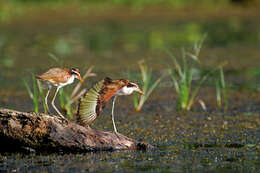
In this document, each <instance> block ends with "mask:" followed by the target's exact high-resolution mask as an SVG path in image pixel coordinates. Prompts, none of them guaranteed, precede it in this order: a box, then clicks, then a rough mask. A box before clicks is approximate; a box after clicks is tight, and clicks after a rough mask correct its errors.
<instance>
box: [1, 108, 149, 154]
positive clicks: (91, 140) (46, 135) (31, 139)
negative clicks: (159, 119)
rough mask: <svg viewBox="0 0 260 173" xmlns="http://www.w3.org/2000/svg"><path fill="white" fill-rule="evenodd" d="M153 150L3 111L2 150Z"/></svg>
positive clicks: (112, 136)
mask: <svg viewBox="0 0 260 173" xmlns="http://www.w3.org/2000/svg"><path fill="white" fill-rule="evenodd" d="M152 148H153V146H151V145H150V144H147V143H142V142H137V141H135V140H133V139H130V138H128V137H126V136H124V135H121V134H120V135H118V136H117V135H115V134H114V133H113V132H104V131H98V130H93V129H90V128H85V127H83V126H80V125H78V124H75V123H73V122H66V121H64V120H62V119H60V118H59V117H57V116H55V115H48V114H35V113H26V112H19V111H15V110H9V109H1V108H0V150H1V151H19V150H24V149H26V150H28V149H29V150H34V151H45V152H46V151H47V152H58V151H63V152H64V151H65V152H88V151H100V150H102V151H111V150H112V151H113V150H146V149H152Z"/></svg>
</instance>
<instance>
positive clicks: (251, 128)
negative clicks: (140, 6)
mask: <svg viewBox="0 0 260 173" xmlns="http://www.w3.org/2000/svg"><path fill="white" fill-rule="evenodd" d="M72 9H73V8H72ZM187 10H189V9H185V10H183V11H181V10H177V12H173V11H172V10H170V9H168V11H167V10H166V11H165V10H161V9H150V10H147V11H145V12H142V13H141V12H140V13H139V12H138V11H137V12H133V11H131V10H130V11H128V10H124V9H123V10H118V11H117V13H115V12H114V11H112V12H109V13H106V12H104V14H103V13H102V14H100V15H97V14H95V15H93V16H91V15H86V16H84V15H79V16H77V15H75V14H71V13H66V11H65V10H64V11H60V12H57V13H56V12H55V11H52V10H49V11H46V12H45V13H40V12H39V13H36V14H35V15H30V14H27V16H26V17H20V18H19V17H18V18H17V19H16V20H12V21H10V22H6V23H3V24H2V25H1V27H0V69H1V70H0V81H1V83H0V106H1V107H4V108H10V109H17V110H21V111H33V103H32V100H31V99H30V98H29V96H28V93H27V91H26V89H25V86H24V83H23V79H27V80H28V81H30V77H31V73H34V74H38V73H41V72H44V71H45V70H47V69H48V68H50V67H54V66H57V65H60V66H65V67H78V68H80V69H82V70H83V69H86V68H87V67H90V66H91V65H94V66H95V68H94V72H95V73H96V74H97V77H93V78H89V79H87V81H86V83H85V87H87V88H90V87H91V86H92V85H93V84H94V83H95V82H97V81H98V80H100V79H102V78H104V77H106V76H109V77H112V78H126V77H127V74H129V73H132V74H138V71H139V69H138V66H137V62H138V61H139V60H141V59H144V60H145V61H146V62H147V63H148V64H149V67H151V68H152V69H153V78H154V79H156V78H157V77H158V76H159V75H160V74H162V73H163V72H164V71H166V70H167V68H168V67H169V65H171V64H170V63H169V62H170V59H169V55H168V54H167V53H166V51H165V49H168V50H170V51H171V52H172V53H173V54H174V55H176V56H177V57H178V56H180V52H181V49H182V47H184V48H186V49H190V48H191V47H192V46H193V44H194V42H195V41H196V40H198V39H200V38H201V37H202V36H203V35H204V34H206V35H207V37H206V39H205V42H204V44H203V47H202V50H201V55H200V61H201V63H202V64H203V67H205V70H208V69H211V68H214V67H215V66H217V65H218V64H221V63H223V62H227V64H226V65H225V66H224V72H225V79H226V83H227V88H228V89H227V92H228V109H227V110H224V109H222V108H218V107H217V103H216V89H215V85H214V82H212V81H211V80H210V79H209V81H208V82H207V83H206V85H204V86H203V88H201V89H200V92H199V95H198V99H201V100H203V102H204V103H205V104H206V107H207V110H206V111H205V110H203V109H202V108H201V106H200V104H199V103H198V102H195V104H194V105H193V107H192V110H191V111H177V99H178V98H177V96H176V92H175V91H174V88H173V85H172V83H171V79H170V77H165V78H164V79H163V81H162V82H161V83H160V85H159V86H158V88H156V90H155V91H154V92H153V93H152V95H151V96H150V97H149V99H148V100H147V102H146V103H145V104H144V107H143V108H142V111H141V112H138V113H137V112H133V109H134V107H133V102H132V97H131V96H128V97H125V96H122V97H120V98H119V99H118V100H117V103H116V109H115V114H116V123H117V127H118V130H119V132H120V133H122V134H124V135H126V136H129V137H131V138H133V139H136V140H140V141H144V142H147V143H150V144H152V145H154V146H155V147H156V148H157V149H156V150H152V151H118V152H117V151H116V152H91V153H78V154H69V153H51V154H50V153H35V152H32V151H31V152H30V151H28V152H25V153H5V152H4V153H1V154H0V171H7V172H88V171H89V172H260V116H259V112H260V92H259V89H260V78H259V76H260V52H259V50H260V22H259V17H260V13H259V12H258V10H257V9H247V8H245V9H244V8H242V9H241V8H234V9H226V10H222V11H221V10H219V11H218V10H213V12H209V11H207V10H205V13H204V11H203V9H199V10H198V11H199V12H194V13H187ZM50 55H55V56H57V57H58V58H59V59H60V62H59V63H60V64H59V63H58V64H57V62H54V61H53V59H51V58H50ZM195 82H196V81H195ZM110 110H111V103H109V104H108V105H107V106H106V109H105V110H104V111H103V113H102V115H101V116H100V117H99V118H98V120H97V121H96V122H95V123H94V124H93V125H92V128H96V129H104V130H107V131H111V130H112V123H111V117H110ZM41 111H43V110H42V108H41Z"/></svg>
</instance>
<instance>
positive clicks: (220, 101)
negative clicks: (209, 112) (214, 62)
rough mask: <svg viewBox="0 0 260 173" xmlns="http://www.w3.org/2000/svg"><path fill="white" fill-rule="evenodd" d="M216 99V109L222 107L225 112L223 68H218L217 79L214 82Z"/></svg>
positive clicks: (225, 94)
mask: <svg viewBox="0 0 260 173" xmlns="http://www.w3.org/2000/svg"><path fill="white" fill-rule="evenodd" d="M216 98H217V105H218V107H219V108H221V107H224V109H225V110H227V109H228V97H227V89H226V82H225V77H224V72H223V67H220V69H219V79H217V80H216Z"/></svg>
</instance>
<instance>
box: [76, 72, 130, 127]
mask: <svg viewBox="0 0 260 173" xmlns="http://www.w3.org/2000/svg"><path fill="white" fill-rule="evenodd" d="M128 82H129V81H128V80H112V79H110V78H108V77H106V78H105V79H103V80H101V81H100V82H98V83H97V84H95V85H94V86H93V87H92V88H91V89H90V90H89V91H88V92H87V93H86V94H85V95H84V97H83V98H81V100H80V103H79V108H78V121H79V123H80V124H81V125H89V124H91V123H92V122H93V121H94V120H95V119H96V118H97V116H98V115H99V113H100V112H101V111H102V110H103V109H104V108H105V105H106V103H107V102H108V101H109V99H110V98H111V97H113V96H114V95H115V94H116V93H117V91H118V90H120V89H121V88H122V87H124V86H126V85H127V83H128Z"/></svg>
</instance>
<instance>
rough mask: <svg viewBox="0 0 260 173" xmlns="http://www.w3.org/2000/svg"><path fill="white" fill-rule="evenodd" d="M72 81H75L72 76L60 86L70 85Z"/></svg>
mask: <svg viewBox="0 0 260 173" xmlns="http://www.w3.org/2000/svg"><path fill="white" fill-rule="evenodd" d="M74 79H75V77H74V76H73V75H72V76H71V77H70V78H69V80H68V81H67V82H65V83H61V84H60V86H65V85H68V84H72V83H73V81H74Z"/></svg>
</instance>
